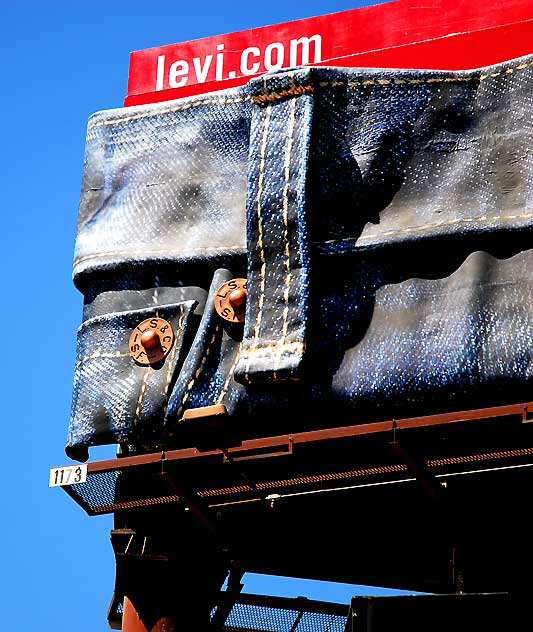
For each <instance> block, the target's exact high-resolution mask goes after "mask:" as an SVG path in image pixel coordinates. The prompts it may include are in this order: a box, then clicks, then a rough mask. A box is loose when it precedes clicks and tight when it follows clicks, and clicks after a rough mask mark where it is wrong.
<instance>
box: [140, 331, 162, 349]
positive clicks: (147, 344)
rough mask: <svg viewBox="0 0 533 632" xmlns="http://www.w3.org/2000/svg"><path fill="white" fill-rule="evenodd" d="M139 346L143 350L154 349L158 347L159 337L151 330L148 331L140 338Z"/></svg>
mask: <svg viewBox="0 0 533 632" xmlns="http://www.w3.org/2000/svg"><path fill="white" fill-rule="evenodd" d="M141 344H142V346H143V347H144V348H145V349H155V348H156V347H159V345H160V341H159V336H158V335H157V334H156V332H155V331H154V330H153V329H148V330H147V331H145V332H144V333H143V335H142V336H141Z"/></svg>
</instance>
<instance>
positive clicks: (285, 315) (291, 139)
mask: <svg viewBox="0 0 533 632" xmlns="http://www.w3.org/2000/svg"><path fill="white" fill-rule="evenodd" d="M295 122H296V100H294V99H293V100H292V101H291V105H290V117H289V131H288V134H287V144H286V146H285V165H284V186H283V204H282V209H283V225H284V241H285V270H286V274H285V288H284V291H283V300H284V303H285V305H284V307H283V324H282V328H281V338H280V341H279V342H280V345H281V346H283V344H284V343H285V342H286V338H287V327H288V322H287V321H288V316H289V293H290V287H291V253H290V247H289V218H288V215H289V185H290V168H291V158H292V150H293V147H294V131H295V129H296V125H295ZM280 364H281V353H279V355H278V359H277V362H276V369H275V370H274V372H273V375H272V377H273V379H274V380H277V379H278V376H277V369H278V367H279V365H280Z"/></svg>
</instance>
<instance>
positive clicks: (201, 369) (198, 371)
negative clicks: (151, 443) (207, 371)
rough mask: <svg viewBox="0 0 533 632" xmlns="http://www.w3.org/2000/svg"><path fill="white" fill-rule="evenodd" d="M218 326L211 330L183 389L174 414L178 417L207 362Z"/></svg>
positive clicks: (216, 335)
mask: <svg viewBox="0 0 533 632" xmlns="http://www.w3.org/2000/svg"><path fill="white" fill-rule="evenodd" d="M219 328H220V325H216V327H215V331H214V332H213V336H212V337H211V340H210V341H209V343H208V345H207V348H206V350H205V353H204V355H203V357H202V360H201V362H200V366H199V367H198V368H197V369H196V371H195V373H194V375H193V377H192V379H191V381H190V382H189V383H188V384H187V388H186V389H185V393H184V394H183V399H182V401H181V406H180V407H179V408H178V412H177V413H176V416H177V417H179V416H180V414H181V412H182V411H183V408H184V407H185V404H186V403H187V401H188V399H189V397H190V395H191V391H192V388H193V386H194V385H195V383H196V381H197V380H198V378H199V377H200V375H201V373H202V371H203V370H204V366H205V363H206V362H207V358H208V357H209V355H210V354H211V351H212V349H213V345H214V344H215V342H216V339H217V337H218V332H219Z"/></svg>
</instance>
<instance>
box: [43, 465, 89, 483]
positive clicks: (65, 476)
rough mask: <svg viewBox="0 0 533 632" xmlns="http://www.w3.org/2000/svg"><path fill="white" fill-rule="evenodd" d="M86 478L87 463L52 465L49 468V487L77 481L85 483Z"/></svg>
mask: <svg viewBox="0 0 533 632" xmlns="http://www.w3.org/2000/svg"><path fill="white" fill-rule="evenodd" d="M86 480H87V464H83V465H63V466H62V467H53V468H52V469H51V470H50V482H49V487H60V486H61V485H77V484H78V483H85V481H86Z"/></svg>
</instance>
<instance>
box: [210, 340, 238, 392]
mask: <svg viewBox="0 0 533 632" xmlns="http://www.w3.org/2000/svg"><path fill="white" fill-rule="evenodd" d="M241 349H242V343H240V344H239V346H238V348H237V351H236V352H235V360H234V362H233V364H232V366H231V368H230V370H229V373H228V377H227V378H226V381H225V382H224V387H223V388H222V390H221V391H220V394H219V396H218V398H217V401H216V403H217V404H221V403H222V400H223V399H224V397H225V395H226V393H227V391H228V387H229V383H230V382H231V379H232V378H233V375H234V374H235V367H236V366H237V363H238V362H239V359H240V353H241Z"/></svg>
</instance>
